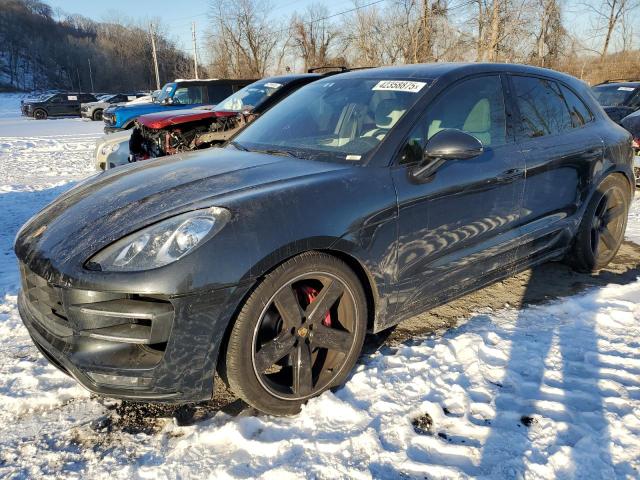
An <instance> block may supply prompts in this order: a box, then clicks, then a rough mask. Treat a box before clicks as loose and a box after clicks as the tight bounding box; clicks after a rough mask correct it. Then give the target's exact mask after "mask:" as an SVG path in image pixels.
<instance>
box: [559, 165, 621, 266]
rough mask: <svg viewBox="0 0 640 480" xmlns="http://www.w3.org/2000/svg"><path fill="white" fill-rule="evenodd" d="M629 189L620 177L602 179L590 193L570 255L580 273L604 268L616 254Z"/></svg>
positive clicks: (619, 242) (571, 261)
mask: <svg viewBox="0 0 640 480" xmlns="http://www.w3.org/2000/svg"><path fill="white" fill-rule="evenodd" d="M631 195H632V190H631V186H630V185H629V182H628V181H627V180H626V179H625V178H624V177H623V176H622V175H620V174H614V175H610V176H608V177H607V178H605V179H604V180H603V181H602V183H601V184H600V185H599V186H598V189H597V190H596V191H595V193H594V194H593V197H592V198H591V200H590V202H589V205H588V206H587V209H586V211H585V214H584V216H583V218H582V222H581V224H580V227H579V229H578V232H577V234H576V236H575V239H574V243H573V247H572V249H571V252H570V254H569V257H568V259H569V261H570V263H571V264H572V266H573V267H574V268H575V269H576V270H579V271H581V272H594V271H596V270H599V269H601V268H603V267H605V266H606V265H607V264H608V263H609V262H610V261H611V260H612V259H613V257H615V255H616V253H618V249H619V248H620V245H621V244H622V241H623V239H624V231H625V229H626V226H627V215H628V214H629V205H630V203H631Z"/></svg>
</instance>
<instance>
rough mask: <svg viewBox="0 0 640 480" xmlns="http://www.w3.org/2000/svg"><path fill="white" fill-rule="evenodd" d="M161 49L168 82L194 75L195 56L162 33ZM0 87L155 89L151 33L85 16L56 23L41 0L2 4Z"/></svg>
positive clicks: (163, 75) (2, 0)
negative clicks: (97, 20)
mask: <svg viewBox="0 0 640 480" xmlns="http://www.w3.org/2000/svg"><path fill="white" fill-rule="evenodd" d="M156 47H157V50H158V57H159V59H160V62H159V65H160V77H161V79H162V80H163V81H166V80H169V79H173V78H176V77H182V76H187V77H189V76H191V75H192V70H193V67H192V62H191V60H190V59H189V57H188V56H186V54H185V53H184V52H183V51H181V50H179V49H178V48H177V47H176V46H175V45H174V44H173V43H172V42H171V41H169V40H168V39H167V37H166V35H164V34H163V33H162V32H158V33H157V35H156ZM89 65H90V67H89ZM92 81H93V88H92ZM0 88H2V89H5V90H7V89H8V90H16V89H17V90H41V89H51V88H62V89H70V90H74V91H77V90H81V91H84V92H88V91H94V92H100V91H107V92H110V91H132V90H139V89H140V90H142V89H145V90H146V89H155V73H154V70H153V63H152V61H151V37H150V34H149V31H148V30H146V29H143V28H140V27H138V26H135V25H130V24H124V22H113V23H100V22H95V21H93V20H91V19H88V18H85V17H82V16H79V15H62V16H59V18H55V15H54V12H53V10H52V9H51V7H50V6H49V5H47V4H46V3H43V2H41V1H38V0H0Z"/></svg>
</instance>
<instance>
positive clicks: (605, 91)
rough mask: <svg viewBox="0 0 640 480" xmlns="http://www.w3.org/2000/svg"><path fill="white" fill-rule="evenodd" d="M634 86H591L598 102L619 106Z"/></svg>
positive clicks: (603, 104)
mask: <svg viewBox="0 0 640 480" xmlns="http://www.w3.org/2000/svg"><path fill="white" fill-rule="evenodd" d="M635 90H636V87H625V86H620V85H600V86H598V87H593V94H594V95H595V97H596V100H598V103H599V104H600V105H602V106H605V107H620V106H622V105H624V104H625V103H626V102H627V100H629V98H631V95H633V92H634V91H635Z"/></svg>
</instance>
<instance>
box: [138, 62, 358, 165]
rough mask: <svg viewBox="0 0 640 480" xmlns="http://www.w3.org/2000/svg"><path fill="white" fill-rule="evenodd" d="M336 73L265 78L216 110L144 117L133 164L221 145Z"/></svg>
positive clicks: (139, 129) (204, 109)
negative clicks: (294, 95) (286, 100)
mask: <svg viewBox="0 0 640 480" xmlns="http://www.w3.org/2000/svg"><path fill="white" fill-rule="evenodd" d="M345 70H346V69H344V68H340V69H339V71H345ZM333 73H338V72H336V71H329V72H327V73H324V74H320V73H315V72H313V71H311V72H310V73H306V74H297V75H286V76H278V77H269V78H263V79H262V80H258V81H257V82H254V83H252V84H251V85H247V86H246V87H244V88H243V89H241V90H238V91H237V92H236V93H234V94H233V95H231V96H230V97H228V98H226V99H225V100H223V101H222V102H220V103H219V104H218V105H216V106H205V107H198V108H193V109H189V110H179V111H173V112H158V113H151V114H148V115H143V116H141V117H139V118H138V119H137V120H136V123H135V126H134V129H133V132H132V134H131V139H130V140H129V152H130V154H129V161H130V162H137V161H140V160H147V159H150V158H156V157H164V156H165V155H173V154H176V153H179V152H185V151H190V150H199V149H202V148H209V147H212V146H215V145H221V144H222V143H224V142H226V141H227V140H228V139H229V138H231V136H233V135H234V134H236V133H237V132H238V131H240V130H241V129H242V128H243V127H244V126H245V125H247V124H248V123H250V122H251V121H253V120H254V119H255V118H256V117H257V116H259V115H261V114H262V113H263V112H265V111H266V110H268V109H269V108H271V107H272V106H273V105H275V104H276V103H278V102H280V101H281V100H282V99H284V98H285V97H287V96H288V95H289V94H291V93H293V92H294V91H296V90H297V89H299V88H300V87H302V86H304V85H306V84H308V83H311V82H313V81H315V80H318V79H319V78H323V77H325V76H327V75H331V74H333Z"/></svg>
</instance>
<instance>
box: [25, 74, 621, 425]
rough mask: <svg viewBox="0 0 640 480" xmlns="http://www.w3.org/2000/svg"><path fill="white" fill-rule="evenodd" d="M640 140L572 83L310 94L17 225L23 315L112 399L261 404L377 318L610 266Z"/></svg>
mask: <svg viewBox="0 0 640 480" xmlns="http://www.w3.org/2000/svg"><path fill="white" fill-rule="evenodd" d="M632 156H633V153H632V150H631V139H630V135H629V133H628V132H627V131H625V130H624V129H623V128H621V127H620V126H618V125H616V124H615V123H614V122H612V121H611V120H610V119H609V118H608V117H607V116H606V115H605V113H604V112H603V111H602V108H601V107H600V106H599V105H598V103H597V102H596V100H595V99H594V98H593V95H592V94H591V92H590V89H589V88H588V87H587V86H586V85H585V84H583V83H582V82H580V81H578V80H576V79H575V78H573V77H570V76H567V75H563V74H560V73H556V72H554V71H551V70H545V69H540V68H534V67H527V66H520V65H508V64H504V65H498V64H439V63H437V64H431V65H407V66H403V67H388V68H376V69H370V70H363V71H355V72H349V73H344V74H339V75H335V76H332V77H329V78H327V79H323V80H320V81H316V82H313V83H311V84H309V85H306V86H304V87H302V88H301V89H299V90H297V91H296V92H294V93H292V94H291V95H290V96H288V97H287V98H285V99H284V100H283V101H281V102H280V103H278V104H277V105H275V106H274V107H273V108H271V109H270V110H268V111H267V112H265V113H264V114H263V115H262V116H260V117H259V118H258V119H256V120H255V121H254V122H253V123H251V124H250V125H249V126H248V127H247V128H245V129H244V130H242V131H241V132H240V133H239V134H238V135H237V136H235V137H234V138H233V139H232V140H231V142H230V143H229V144H228V145H227V146H226V147H224V148H215V149H210V150H203V151H197V152H191V153H189V154H178V155H173V156H170V157H165V158H160V159H157V160H155V161H153V162H140V163H134V164H131V165H127V166H124V167H122V168H119V169H115V170H110V171H108V172H105V173H102V174H99V175H97V176H96V177H93V178H91V179H88V180H87V181H86V182H84V183H82V184H80V185H77V186H76V187H75V188H73V189H72V190H70V191H68V192H67V193H65V194H64V195H62V196H61V197H60V198H58V199H57V200H56V201H55V202H53V203H52V204H50V205H49V206H47V207H46V208H45V209H44V210H42V211H41V212H40V213H39V214H37V215H36V216H35V217H34V218H32V219H31V220H30V221H29V222H28V223H27V224H26V225H25V226H24V227H23V228H22V229H21V230H20V232H19V233H18V235H17V239H16V244H15V252H16V255H17V257H18V259H19V263H20V269H21V272H22V273H21V277H22V290H21V293H20V295H19V302H18V303H19V309H20V312H21V315H22V318H23V321H24V323H25V325H26V327H27V329H28V331H29V333H30V334H31V336H32V337H33V340H34V342H35V344H36V345H37V346H38V348H40V350H41V351H42V352H43V354H44V355H45V356H46V357H47V358H49V359H50V360H51V362H53V363H54V364H55V365H57V366H58V367H59V368H61V369H62V370H64V371H66V372H68V373H69V374H70V375H72V376H73V377H74V378H76V379H77V380H78V381H79V382H80V383H81V384H82V385H84V386H85V387H86V388H88V389H89V390H91V391H92V392H96V393H98V394H101V395H107V396H113V397H119V398H126V399H133V400H139V401H148V400H153V401H169V402H193V401H199V400H205V399H209V398H211V395H212V391H213V379H214V372H215V370H216V368H217V369H218V371H219V372H220V373H221V377H222V378H223V379H225V381H226V382H228V384H229V385H230V386H231V389H232V390H233V391H234V392H235V393H236V394H238V395H239V396H240V397H242V398H243V399H244V400H246V401H247V402H248V403H249V404H251V405H253V406H255V407H256V408H258V409H260V410H262V411H265V412H269V413H273V414H289V413H294V412H297V411H298V410H299V408H300V406H301V404H302V403H304V402H305V401H306V400H307V399H309V398H311V397H313V396H316V395H318V394H319V393H321V392H322V391H324V390H326V389H328V388H331V387H334V386H337V385H340V384H342V383H343V382H344V381H345V380H346V379H347V377H348V375H349V372H350V371H351V369H352V368H353V366H354V364H355V362H356V360H357V359H358V356H359V354H360V350H361V347H362V345H363V341H364V337H365V333H366V332H380V331H382V330H385V329H387V328H389V327H391V326H393V325H395V324H397V323H398V322H400V321H401V320H404V319H406V318H409V317H412V316H414V315H416V314H418V313H420V312H423V311H425V310H427V309H429V308H431V307H434V306H435V305H438V304H442V303H444V302H446V301H448V300H450V299H452V298H454V297H459V296H461V295H463V294H465V293H466V292H469V291H472V290H474V289H478V288H480V287H482V286H485V285H487V284H489V283H491V282H494V281H496V280H499V279H501V278H504V277H506V276H509V275H512V274H514V273H515V272H518V271H520V270H523V269H526V268H529V267H531V266H532V265H536V264H538V263H541V262H545V261H547V260H551V259H559V258H563V257H565V258H567V259H568V261H570V262H571V264H572V265H574V266H575V268H577V269H580V270H583V271H592V270H597V269H600V268H602V267H604V266H605V265H606V264H607V263H608V262H609V261H610V260H611V259H612V258H613V256H614V255H615V254H616V252H617V250H618V248H619V246H620V244H621V242H622V238H623V235H624V230H625V226H626V221H627V212H628V209H629V204H630V201H631V194H632V187H633V173H632V167H631V165H632V163H631V162H632Z"/></svg>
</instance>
